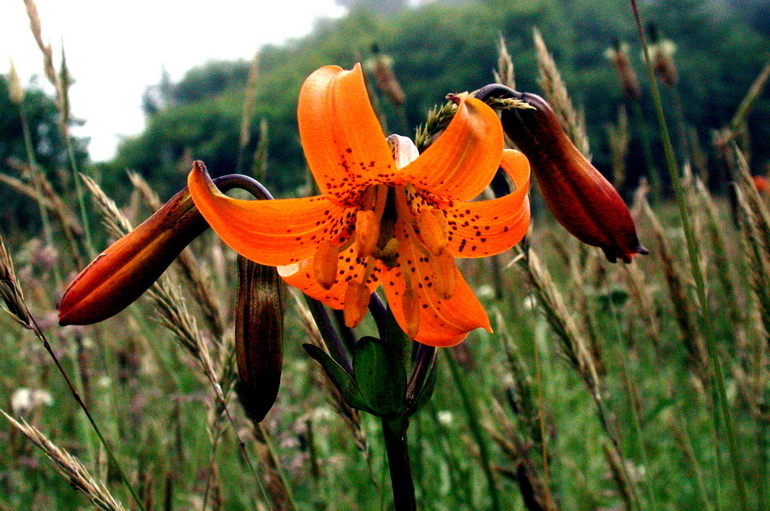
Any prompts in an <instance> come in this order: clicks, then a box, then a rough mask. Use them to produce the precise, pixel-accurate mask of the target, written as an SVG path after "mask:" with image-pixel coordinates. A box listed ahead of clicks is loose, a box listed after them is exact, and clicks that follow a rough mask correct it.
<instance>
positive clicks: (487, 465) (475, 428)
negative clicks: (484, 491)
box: [446, 351, 502, 511]
mask: <svg viewBox="0 0 770 511" xmlns="http://www.w3.org/2000/svg"><path fill="white" fill-rule="evenodd" d="M446 358H447V359H448V360H449V369H450V371H451V372H452V378H453V379H454V383H455V386H456V387H457V390H458V391H459V392H460V398H461V399H462V402H463V407H464V408H465V415H466V416H467V417H468V427H469V428H470V430H471V435H473V440H474V441H475V442H476V445H477V446H478V448H479V455H480V456H481V466H482V468H483V469H484V474H485V475H486V477H487V485H488V486H489V496H490V497H491V498H492V509H494V510H495V511H501V510H502V506H501V504H500V494H499V491H498V489H497V483H496V481H495V473H494V471H493V470H492V458H491V456H490V454H489V448H488V447H487V442H486V441H485V440H486V439H485V438H484V432H483V431H482V427H481V421H480V420H479V414H478V411H477V410H476V407H475V406H474V405H473V401H472V400H471V397H470V395H469V393H468V389H467V387H466V386H465V382H464V381H463V378H462V375H461V374H460V368H459V367H458V365H457V361H456V360H455V359H454V357H453V356H452V354H451V353H450V352H449V351H446Z"/></svg>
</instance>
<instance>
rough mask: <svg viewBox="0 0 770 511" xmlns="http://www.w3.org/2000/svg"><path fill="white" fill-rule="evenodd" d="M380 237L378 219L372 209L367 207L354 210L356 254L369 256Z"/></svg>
mask: <svg viewBox="0 0 770 511" xmlns="http://www.w3.org/2000/svg"><path fill="white" fill-rule="evenodd" d="M379 239H380V219H379V218H377V216H376V215H375V213H374V211H372V210H369V209H364V210H358V211H357V212H356V241H357V242H358V255H359V256H360V257H369V256H370V255H372V254H373V253H374V250H375V249H376V248H377V240H379Z"/></svg>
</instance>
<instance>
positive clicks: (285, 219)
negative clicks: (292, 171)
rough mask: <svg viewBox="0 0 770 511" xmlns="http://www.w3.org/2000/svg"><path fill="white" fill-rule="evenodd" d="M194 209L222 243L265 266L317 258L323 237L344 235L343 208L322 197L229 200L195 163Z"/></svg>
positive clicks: (191, 179) (191, 182) (191, 183)
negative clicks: (312, 257)
mask: <svg viewBox="0 0 770 511" xmlns="http://www.w3.org/2000/svg"><path fill="white" fill-rule="evenodd" d="M187 183H188V186H189V188H190V195H191V196H192V199H193V201H194V202H195V206H196V207H197V208H198V210H199V211H200V213H201V214H202V215H203V217H204V218H205V219H206V221H207V222H208V223H209V225H211V227H212V228H213V229H214V231H216V233H217V234H218V235H219V237H220V238H222V240H223V241H224V242H225V243H227V244H228V245H229V246H230V247H231V248H232V249H233V250H235V251H236V252H238V253H239V254H241V255H242V256H243V257H246V258H247V259H251V260H252V261H254V262H257V263H260V264H264V265H268V266H282V265H287V264H292V263H297V262H299V261H303V260H305V259H308V258H310V257H311V256H313V254H315V251H316V249H317V247H318V243H319V242H320V241H321V239H334V238H335V237H340V236H341V237H342V238H344V237H345V236H346V235H347V225H346V220H345V214H346V212H347V210H346V209H345V208H342V207H340V206H337V205H334V204H332V203H331V202H330V201H328V200H327V199H326V198H325V197H323V196H316V197H306V198H301V199H281V200H269V201H267V200H239V199H232V198H230V197H228V196H226V195H224V194H223V193H222V192H220V191H219V189H218V188H217V187H216V185H215V184H214V182H213V181H212V180H211V178H210V177H209V175H208V173H207V172H206V168H205V166H204V165H203V164H202V163H200V162H195V164H194V166H193V170H192V171H191V172H190V176H189V177H188V180H187Z"/></svg>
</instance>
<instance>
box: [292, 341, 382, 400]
mask: <svg viewBox="0 0 770 511" xmlns="http://www.w3.org/2000/svg"><path fill="white" fill-rule="evenodd" d="M302 347H303V348H305V351H307V353H308V355H310V356H311V357H312V358H313V359H314V360H315V361H316V362H318V363H319V364H321V367H323V369H324V372H325V373H326V376H328V377H329V379H330V380H331V382H332V383H333V384H334V386H335V387H336V388H337V390H338V391H339V393H340V395H341V396H342V399H343V400H344V401H345V402H346V403H347V404H348V405H350V406H352V407H353V408H357V409H359V410H364V411H366V412H369V413H374V412H373V411H372V408H371V407H370V406H369V405H368V404H367V401H366V399H364V397H363V395H362V393H361V390H360V389H359V388H358V385H357V384H356V380H355V379H354V378H353V375H352V374H350V373H349V372H347V371H346V370H345V369H343V368H342V366H341V365H339V364H338V363H337V362H336V361H335V360H334V359H333V358H332V357H330V356H329V354H328V353H326V352H325V351H324V350H322V349H321V348H319V347H318V346H315V345H313V344H303V345H302Z"/></svg>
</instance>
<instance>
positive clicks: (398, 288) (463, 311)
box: [382, 234, 492, 347]
mask: <svg viewBox="0 0 770 511" xmlns="http://www.w3.org/2000/svg"><path fill="white" fill-rule="evenodd" d="M398 260H399V266H398V267H395V268H393V269H391V270H389V271H388V272H386V273H385V274H384V275H383V276H382V284H383V286H384V288H385V294H386V297H387V299H388V304H389V305H390V306H391V308H392V310H393V315H394V316H395V318H396V321H397V322H398V324H399V325H401V327H402V328H403V329H404V331H407V327H408V322H407V320H406V317H405V315H404V306H403V297H404V296H405V293H406V286H407V284H406V279H409V285H410V287H411V288H412V289H413V291H414V292H415V293H416V295H417V307H418V308H419V314H420V320H419V330H418V332H417V335H416V336H415V338H414V339H415V340H416V341H418V342H421V343H423V344H428V345H430V346H439V347H446V346H453V345H455V344H457V343H459V342H461V341H462V340H463V339H465V336H466V335H467V334H468V332H470V331H471V330H474V329H476V328H484V329H486V330H488V331H490V332H491V331H492V330H491V327H490V325H489V318H488V317H487V313H486V312H485V311H484V307H482V305H481V303H479V300H478V298H476V295H475V294H473V291H471V289H470V287H468V284H467V283H466V282H465V279H464V278H463V276H462V274H461V273H460V271H459V270H458V269H457V267H456V266H455V265H454V261H453V260H451V259H450V262H449V263H448V264H445V265H444V267H442V268H438V270H440V271H442V272H454V274H455V276H454V279H453V280H454V281H455V286H454V293H453V294H452V297H451V298H448V299H441V298H439V296H438V294H437V292H436V288H437V285H436V275H435V273H436V270H437V268H435V264H432V263H431V261H430V259H429V258H428V257H427V256H425V255H424V254H423V253H422V252H420V251H419V250H418V249H417V248H416V247H415V245H414V244H413V243H411V242H408V241H405V240H404V238H403V234H401V235H400V239H399V256H398ZM402 272H407V275H406V276H404V274H403V273H402Z"/></svg>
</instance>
